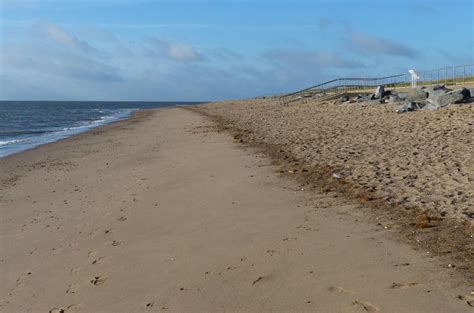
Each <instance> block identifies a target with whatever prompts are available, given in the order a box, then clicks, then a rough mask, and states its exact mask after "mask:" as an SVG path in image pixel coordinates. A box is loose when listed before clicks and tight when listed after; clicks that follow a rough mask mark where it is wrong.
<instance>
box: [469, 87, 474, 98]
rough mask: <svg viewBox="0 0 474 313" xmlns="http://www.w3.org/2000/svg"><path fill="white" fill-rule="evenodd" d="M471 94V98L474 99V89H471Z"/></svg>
mask: <svg viewBox="0 0 474 313" xmlns="http://www.w3.org/2000/svg"><path fill="white" fill-rule="evenodd" d="M469 93H470V94H471V98H474V88H469Z"/></svg>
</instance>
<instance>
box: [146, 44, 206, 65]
mask: <svg viewBox="0 0 474 313" xmlns="http://www.w3.org/2000/svg"><path fill="white" fill-rule="evenodd" d="M151 43H152V47H153V49H154V50H153V51H152V52H151V55H156V56H160V57H166V58H168V59H171V60H173V61H176V62H198V61H202V60H204V57H203V56H202V55H201V54H200V53H198V52H197V51H196V50H195V49H194V48H193V47H192V46H191V45H189V44H186V43H180V42H174V41H165V40H161V39H152V40H151Z"/></svg>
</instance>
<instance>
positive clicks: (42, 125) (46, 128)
mask: <svg viewBox="0 0 474 313" xmlns="http://www.w3.org/2000/svg"><path fill="white" fill-rule="evenodd" d="M197 103H199V102H194V103H190V102H182V103H181V102H76V101H0V158H2V157H5V156H7V155H10V154H14V153H17V152H20V151H24V150H27V149H31V148H33V147H36V146H38V145H41V144H45V143H49V142H53V141H57V140H59V139H63V138H66V137H70V136H72V135H75V134H78V133H81V132H84V131H87V130H90V129H92V128H95V127H98V126H101V125H104V124H108V123H111V122H114V121H118V120H122V119H125V118H127V117H128V116H130V114H131V113H132V112H134V111H137V110H143V109H152V108H161V107H168V106H175V105H178V104H180V105H182V104H197Z"/></svg>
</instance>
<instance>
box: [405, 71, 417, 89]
mask: <svg viewBox="0 0 474 313" xmlns="http://www.w3.org/2000/svg"><path fill="white" fill-rule="evenodd" d="M408 73H410V75H411V88H416V81H417V80H418V79H420V77H419V76H418V75H416V72H415V70H408Z"/></svg>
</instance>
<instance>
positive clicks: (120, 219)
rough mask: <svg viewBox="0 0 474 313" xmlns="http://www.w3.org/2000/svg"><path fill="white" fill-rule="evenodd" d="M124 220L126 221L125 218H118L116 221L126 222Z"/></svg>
mask: <svg viewBox="0 0 474 313" xmlns="http://www.w3.org/2000/svg"><path fill="white" fill-rule="evenodd" d="M126 220H127V218H126V217H123V216H120V217H119V218H118V219H117V221H119V222H123V221H126Z"/></svg>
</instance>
